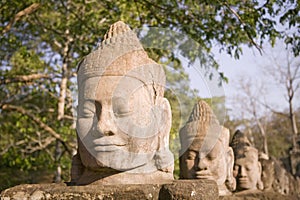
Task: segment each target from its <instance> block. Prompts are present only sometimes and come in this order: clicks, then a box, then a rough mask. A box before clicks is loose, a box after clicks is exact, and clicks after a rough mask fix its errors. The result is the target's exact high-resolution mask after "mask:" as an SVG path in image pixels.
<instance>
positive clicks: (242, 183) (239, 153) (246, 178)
mask: <svg viewBox="0 0 300 200" xmlns="http://www.w3.org/2000/svg"><path fill="white" fill-rule="evenodd" d="M231 146H232V148H233V152H234V158H235V161H234V168H233V174H234V177H235V178H236V184H237V191H242V190H249V191H250V190H251V191H252V190H257V189H261V190H262V189H263V184H262V181H261V172H262V168H261V164H260V162H259V160H258V151H257V149H256V148H254V147H253V146H252V145H251V143H250V142H249V140H248V138H247V137H246V135H245V134H244V133H242V132H241V131H236V133H235V134H234V136H233V139H232V142H231Z"/></svg>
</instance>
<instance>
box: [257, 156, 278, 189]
mask: <svg viewBox="0 0 300 200" xmlns="http://www.w3.org/2000/svg"><path fill="white" fill-rule="evenodd" d="M259 162H260V163H261V167H262V173H261V181H262V183H263V186H264V190H265V191H272V190H273V188H272V184H273V182H274V180H275V166H274V161H273V160H271V159H270V158H269V157H268V156H267V155H266V154H264V153H259Z"/></svg>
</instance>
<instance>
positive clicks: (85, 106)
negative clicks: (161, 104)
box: [77, 76, 168, 170]
mask: <svg viewBox="0 0 300 200" xmlns="http://www.w3.org/2000/svg"><path fill="white" fill-rule="evenodd" d="M95 82H97V84H95ZM81 84H82V87H83V88H82V89H81V91H83V92H81V93H80V94H79V105H78V122H77V132H78V134H79V135H80V136H81V140H82V142H83V144H84V145H85V147H86V148H87V149H88V151H89V152H90V153H91V154H92V155H93V157H94V158H96V159H97V161H98V166H99V167H103V166H106V167H110V168H113V169H117V170H130V169H135V168H138V167H140V166H144V165H146V164H149V163H151V162H153V157H154V154H155V152H156V150H157V149H158V146H159V141H158V134H159V132H161V131H163V130H162V129H163V128H164V126H163V125H162V124H161V123H160V122H161V121H162V120H161V118H162V117H163V113H161V112H160V111H159V109H158V110H156V107H155V105H154V104H155V103H154V101H155V98H154V97H153V88H152V86H151V89H152V91H151V89H150V86H146V85H144V84H143V83H142V82H141V81H140V80H138V79H136V78H132V77H126V76H123V77H121V76H103V77H101V78H99V77H96V78H89V79H87V80H86V81H85V82H84V83H81ZM94 86H96V89H95V90H94V91H95V93H94V94H95V95H89V93H87V92H85V91H91V89H89V88H91V87H94ZM166 120H168V119H166ZM159 124H160V126H159ZM81 159H82V161H83V164H84V165H85V166H87V167H89V163H92V161H91V159H89V158H85V157H84V156H82V158H81ZM152 166H153V163H152ZM150 168H151V167H150ZM150 168H149V169H148V170H154V169H150Z"/></svg>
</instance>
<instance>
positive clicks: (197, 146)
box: [180, 101, 263, 196]
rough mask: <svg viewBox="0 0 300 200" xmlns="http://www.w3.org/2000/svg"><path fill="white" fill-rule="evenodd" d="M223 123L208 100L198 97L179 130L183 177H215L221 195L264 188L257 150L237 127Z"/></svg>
mask: <svg viewBox="0 0 300 200" xmlns="http://www.w3.org/2000/svg"><path fill="white" fill-rule="evenodd" d="M229 138H230V133H229V130H228V129H227V128H225V127H222V126H221V125H220V124H219V122H218V120H217V118H216V116H215V115H214V113H213V111H212V109H211V108H210V107H209V105H208V104H207V103H206V102H205V101H199V102H198V103H197V104H196V105H195V107H194V109H193V111H192V113H191V116H190V118H189V120H188V122H187V123H186V124H185V126H184V127H183V128H182V129H181V130H180V141H181V147H182V149H181V151H182V152H181V154H182V156H181V157H180V178H182V179H212V180H215V181H216V182H217V184H218V187H219V194H220V195H222V196H223V195H228V194H231V192H233V191H243V190H247V191H253V192H255V191H256V190H258V189H260V190H262V189H263V183H262V181H261V172H262V167H261V164H260V162H259V159H258V158H259V157H258V151H257V149H255V148H254V147H253V146H252V145H251V143H250V142H249V141H248V139H247V137H246V136H245V135H244V134H243V133H242V132H240V131H237V132H236V133H235V135H234V136H233V139H232V141H231V143H230V146H229Z"/></svg>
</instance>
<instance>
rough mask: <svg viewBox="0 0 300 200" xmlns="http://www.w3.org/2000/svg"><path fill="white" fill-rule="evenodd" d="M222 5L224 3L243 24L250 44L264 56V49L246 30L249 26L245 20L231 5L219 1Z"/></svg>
mask: <svg viewBox="0 0 300 200" xmlns="http://www.w3.org/2000/svg"><path fill="white" fill-rule="evenodd" d="M219 2H220V3H222V4H223V5H225V7H226V8H227V9H228V10H229V11H230V12H231V13H232V14H233V15H234V16H235V17H236V18H237V19H238V20H239V22H240V23H241V24H242V26H243V29H244V30H245V32H246V34H247V36H248V38H249V40H250V43H251V44H253V45H254V46H255V47H256V49H257V50H258V51H259V53H260V54H261V55H262V48H261V47H260V46H259V45H258V44H257V43H256V42H255V41H254V39H253V38H252V36H251V35H250V33H249V32H248V31H247V30H246V29H245V27H246V26H247V24H246V23H245V22H244V20H243V19H242V18H241V17H240V15H239V14H238V13H237V12H236V11H235V10H233V9H232V8H231V7H230V6H229V4H228V3H227V2H225V1H224V2H223V1H219Z"/></svg>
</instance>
